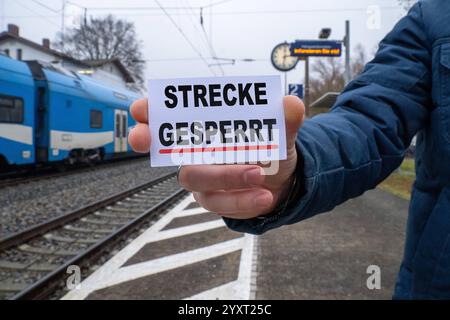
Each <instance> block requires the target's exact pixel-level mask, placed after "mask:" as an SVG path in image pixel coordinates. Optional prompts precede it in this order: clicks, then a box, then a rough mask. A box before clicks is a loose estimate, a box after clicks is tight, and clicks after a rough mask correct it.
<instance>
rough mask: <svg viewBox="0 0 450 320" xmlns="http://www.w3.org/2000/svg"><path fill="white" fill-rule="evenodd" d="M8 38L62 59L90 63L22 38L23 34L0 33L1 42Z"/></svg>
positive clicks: (77, 62) (84, 64)
mask: <svg viewBox="0 0 450 320" xmlns="http://www.w3.org/2000/svg"><path fill="white" fill-rule="evenodd" d="M8 39H12V40H16V41H18V42H21V43H23V44H24V45H27V46H29V47H32V48H34V49H36V50H40V51H42V52H45V53H48V54H50V55H54V56H56V57H58V58H61V59H64V60H69V61H71V62H73V63H76V64H79V65H82V66H86V67H89V65H87V64H86V63H84V62H82V61H80V60H78V59H75V58H73V57H71V56H69V55H67V54H65V53H62V52H59V51H56V50H53V49H51V48H47V47H44V46H43V45H41V44H39V43H36V42H33V41H31V40H28V39H25V38H22V37H21V36H17V35H15V34H13V33H11V32H8V31H5V32H2V33H0V42H1V41H3V40H8Z"/></svg>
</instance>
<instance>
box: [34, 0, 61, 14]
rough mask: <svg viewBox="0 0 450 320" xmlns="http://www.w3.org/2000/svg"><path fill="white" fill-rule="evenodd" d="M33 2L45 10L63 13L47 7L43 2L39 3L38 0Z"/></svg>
mask: <svg viewBox="0 0 450 320" xmlns="http://www.w3.org/2000/svg"><path fill="white" fill-rule="evenodd" d="M31 1H33V2H34V3H36V4H37V5H39V6H41V7H43V8H45V9H47V10H49V11H51V12H55V13H60V12H61V10H56V9H53V8H51V7H49V6H47V5H46V4H43V3H42V2H40V1H38V0H31Z"/></svg>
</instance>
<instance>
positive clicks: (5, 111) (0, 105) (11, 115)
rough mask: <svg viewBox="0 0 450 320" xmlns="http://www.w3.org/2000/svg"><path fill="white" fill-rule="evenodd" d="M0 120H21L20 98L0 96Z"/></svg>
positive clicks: (21, 103)
mask: <svg viewBox="0 0 450 320" xmlns="http://www.w3.org/2000/svg"><path fill="white" fill-rule="evenodd" d="M0 122H3V123H4V122H6V123H22V122H23V100H22V99H21V98H17V97H8V96H0Z"/></svg>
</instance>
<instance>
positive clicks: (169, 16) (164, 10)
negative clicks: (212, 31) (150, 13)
mask: <svg viewBox="0 0 450 320" xmlns="http://www.w3.org/2000/svg"><path fill="white" fill-rule="evenodd" d="M155 2H156V4H157V5H158V6H159V7H160V8H161V10H162V11H163V12H164V13H165V15H166V16H167V18H169V20H170V21H171V22H172V24H173V25H174V26H175V28H176V29H177V30H178V32H180V34H181V35H182V36H183V38H184V39H185V40H186V41H187V42H188V43H189V45H190V46H191V48H192V49H193V50H194V51H195V53H196V54H197V55H198V56H199V57H200V59H201V60H202V61H203V62H204V63H205V65H206V66H207V67H208V69H209V70H210V71H211V73H212V74H213V75H216V73H215V72H214V70H212V69H211V67H210V66H209V64H208V61H207V60H206V59H205V58H204V57H203V55H202V54H201V52H200V51H199V50H198V49H197V48H196V47H195V46H194V44H193V43H192V42H191V40H190V39H189V38H188V36H187V35H186V34H185V33H184V31H183V29H181V28H180V27H179V26H178V24H177V23H176V22H175V20H174V19H173V18H172V16H171V15H170V14H169V13H168V12H167V11H166V9H165V8H164V7H163V6H162V5H161V3H160V2H159V1H158V0H155Z"/></svg>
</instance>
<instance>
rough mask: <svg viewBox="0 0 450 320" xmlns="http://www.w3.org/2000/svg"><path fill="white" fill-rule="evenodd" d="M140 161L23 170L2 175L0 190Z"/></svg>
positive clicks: (109, 161) (117, 160) (129, 158)
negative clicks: (60, 168) (59, 169)
mask: <svg viewBox="0 0 450 320" xmlns="http://www.w3.org/2000/svg"><path fill="white" fill-rule="evenodd" d="M139 159H142V157H141V156H137V157H128V158H123V159H114V160H108V161H104V162H102V163H99V164H97V165H96V166H88V165H79V166H75V167H69V168H67V169H66V170H65V171H58V170H57V169H55V168H52V167H44V168H40V169H34V170H31V169H30V170H22V171H18V172H13V173H2V174H0V189H2V188H6V187H14V186H18V185H21V184H26V183H30V182H36V181H41V180H48V179H53V178H59V177H65V176H69V175H71V174H76V173H82V172H89V171H92V170H98V168H99V167H104V168H106V167H108V166H114V165H117V164H120V163H123V162H124V161H128V162H129V161H139Z"/></svg>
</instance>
